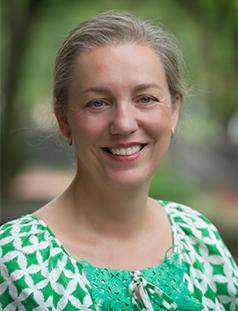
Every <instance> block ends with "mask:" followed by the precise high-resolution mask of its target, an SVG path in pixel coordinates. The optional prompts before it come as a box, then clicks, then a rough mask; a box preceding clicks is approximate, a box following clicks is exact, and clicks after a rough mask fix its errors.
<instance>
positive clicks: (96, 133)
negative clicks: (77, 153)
mask: <svg viewBox="0 0 238 311" xmlns="http://www.w3.org/2000/svg"><path fill="white" fill-rule="evenodd" d="M71 128H72V132H73V135H74V137H75V139H76V140H86V139H87V140H88V141H89V140H90V141H92V140H96V139H97V138H99V137H101V136H102V135H103V134H104V135H105V133H106V128H107V122H106V121H105V120H104V119H103V118H100V117H92V116H89V115H88V114H87V113H78V114H77V115H74V117H73V118H72V127H71Z"/></svg>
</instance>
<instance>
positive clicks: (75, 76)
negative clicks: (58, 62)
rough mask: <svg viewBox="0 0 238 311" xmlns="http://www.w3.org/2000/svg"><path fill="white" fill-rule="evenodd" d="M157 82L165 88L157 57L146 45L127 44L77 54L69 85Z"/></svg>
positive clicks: (159, 61)
mask: <svg viewBox="0 0 238 311" xmlns="http://www.w3.org/2000/svg"><path fill="white" fill-rule="evenodd" d="M143 83H157V84H159V85H160V86H161V88H167V82H166V77H165V72H164V68H163V65H162V63H161V60H160V57H159V56H158V55H157V54H156V52H155V51H154V50H153V49H152V48H151V47H149V46H148V45H142V44H135V43H127V44H121V45H116V46H104V47H98V48H94V49H91V50H87V51H84V52H81V53H79V54H78V55H77V57H76V59H75V61H74V64H73V70H72V82H71V85H75V84H76V85H77V87H78V88H88V87H94V86H97V85H98V84H99V85H102V86H103V85H106V86H110V85H112V86H121V87H124V88H127V87H130V85H136V84H143Z"/></svg>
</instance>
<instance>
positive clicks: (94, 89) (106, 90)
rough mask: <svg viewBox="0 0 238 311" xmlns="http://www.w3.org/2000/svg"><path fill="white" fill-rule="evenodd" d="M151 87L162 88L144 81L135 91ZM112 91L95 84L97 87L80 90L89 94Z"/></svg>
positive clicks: (82, 93)
mask: <svg viewBox="0 0 238 311" xmlns="http://www.w3.org/2000/svg"><path fill="white" fill-rule="evenodd" d="M151 88H156V89H159V90H160V91H161V90H162V88H161V87H160V86H159V85H158V84H156V83H142V84H139V85H137V86H135V88H134V91H135V92H138V91H143V90H145V89H151ZM91 92H92V93H111V90H110V88H108V87H103V86H95V87H89V88H87V89H85V90H83V91H81V92H80V94H81V95H84V94H87V93H91Z"/></svg>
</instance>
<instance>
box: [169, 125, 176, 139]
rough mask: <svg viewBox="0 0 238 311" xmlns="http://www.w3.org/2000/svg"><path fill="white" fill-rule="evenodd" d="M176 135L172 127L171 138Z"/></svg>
mask: <svg viewBox="0 0 238 311" xmlns="http://www.w3.org/2000/svg"><path fill="white" fill-rule="evenodd" d="M174 134H175V129H174V128H173V127H172V128H171V135H170V137H171V138H173V136H174Z"/></svg>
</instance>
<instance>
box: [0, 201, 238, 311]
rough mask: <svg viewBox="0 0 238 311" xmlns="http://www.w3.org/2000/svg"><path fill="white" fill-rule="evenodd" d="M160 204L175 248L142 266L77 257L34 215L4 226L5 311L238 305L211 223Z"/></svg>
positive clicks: (232, 270)
mask: <svg viewBox="0 0 238 311" xmlns="http://www.w3.org/2000/svg"><path fill="white" fill-rule="evenodd" d="M160 204H161V205H162V206H163V207H164V208H165V210H166V212H167V214H168V216H169V219H170V223H171V227H172V232H173V242H174V246H173V248H172V249H171V250H170V251H169V252H167V254H166V255H165V258H164V261H163V262H162V263H160V264H158V265H157V266H154V267H150V268H147V269H143V270H137V271H127V270H112V269H107V268H100V267H95V266H93V265H91V264H90V263H89V262H87V261H86V260H84V259H82V260H80V261H76V260H75V259H74V258H72V257H71V256H70V254H69V253H68V252H67V251H66V250H65V248H64V247H63V246H62V244H61V243H60V241H59V240H58V239H57V237H56V236H55V235H54V234H53V232H52V231H51V230H50V228H49V227H48V226H47V225H46V223H44V221H42V220H41V219H39V218H38V217H36V216H34V215H27V216H23V217H21V218H19V219H16V220H13V221H10V222H8V223H6V224H4V225H3V226H2V227H0V310H4V311H13V310H19V311H23V310H34V311H44V310H54V311H56V310H57V311H59V310H67V311H68V310H69V311H71V310H85V311H86V310H102V311H107V310H108V311H109V310H118V311H119V310H120V311H121V310H151V311H152V310H191V311H196V310H231V311H236V310H238V278H237V269H236V266H235V262H234V260H233V258H232V256H231V254H230V253H229V251H228V250H227V248H226V246H225V245H224V244H223V242H222V240H221V238H220V236H219V234H218V232H217V230H216V228H215V227H214V225H213V224H211V223H210V222H209V221H208V220H207V219H206V218H205V217H204V216H203V215H201V214H200V213H198V212H196V211H194V210H192V209H191V208H189V207H187V206H184V205H181V204H178V203H172V202H165V201H160ZM142 252H143V250H142ZM122 255H123V254H122Z"/></svg>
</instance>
